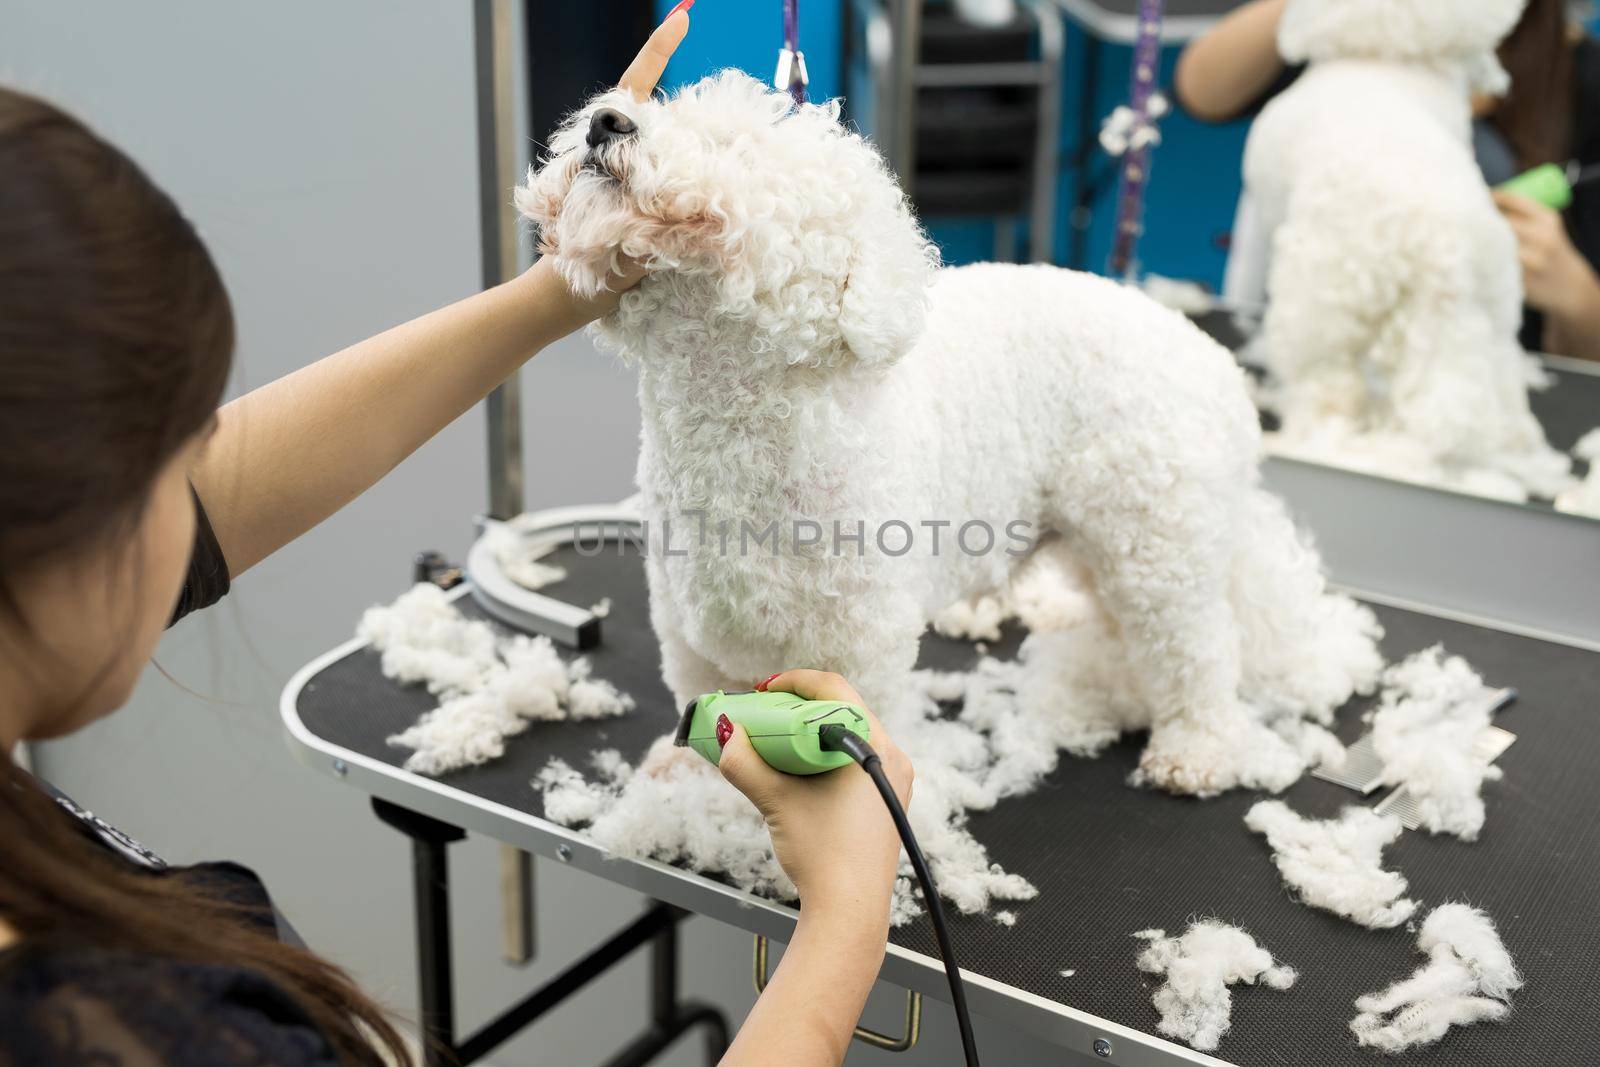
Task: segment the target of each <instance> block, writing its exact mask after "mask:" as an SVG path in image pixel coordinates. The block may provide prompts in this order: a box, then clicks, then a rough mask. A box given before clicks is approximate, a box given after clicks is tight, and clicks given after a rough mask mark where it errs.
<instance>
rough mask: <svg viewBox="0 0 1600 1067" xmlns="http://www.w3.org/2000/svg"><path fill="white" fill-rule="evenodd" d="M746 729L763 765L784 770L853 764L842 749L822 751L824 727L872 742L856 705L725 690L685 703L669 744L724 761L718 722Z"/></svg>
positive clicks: (807, 771) (801, 771) (807, 770)
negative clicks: (724, 718)
mask: <svg viewBox="0 0 1600 1067" xmlns="http://www.w3.org/2000/svg"><path fill="white" fill-rule="evenodd" d="M724 715H726V716H727V717H728V721H729V722H730V723H736V724H738V725H740V726H743V727H744V730H745V733H747V734H749V735H750V743H751V744H752V745H753V746H755V750H756V752H757V753H759V754H760V756H761V758H762V759H764V760H766V761H767V764H768V765H769V766H771V767H774V768H776V769H777V770H780V771H783V772H785V773H787V774H820V773H821V772H823V771H831V770H834V769H835V768H838V767H844V766H847V765H849V764H850V763H851V762H853V761H852V760H851V759H850V757H849V756H848V755H846V754H845V753H843V752H824V751H823V750H822V745H821V742H820V741H819V739H818V737H817V733H818V731H820V730H821V729H822V728H823V727H824V726H834V725H838V726H843V727H844V728H845V729H847V730H849V731H850V732H851V733H853V734H856V735H857V736H858V737H860V738H861V739H862V740H870V734H871V727H870V726H869V724H868V722H867V717H866V715H864V714H863V713H862V711H861V709H860V708H858V707H856V706H855V705H854V704H846V703H844V702H843V701H839V700H804V699H802V698H800V697H797V696H795V695H794V694H793V693H724V692H722V691H721V690H720V689H719V690H718V691H717V692H715V693H707V694H706V695H705V696H702V697H697V698H696V699H694V700H691V701H690V702H689V706H688V707H687V708H685V709H684V710H683V721H682V722H680V723H679V724H678V734H677V736H676V737H675V738H673V744H675V745H677V746H678V747H680V748H683V747H688V748H692V749H694V750H695V751H696V752H698V753H700V755H702V756H704V757H705V758H706V759H708V760H710V761H711V762H712V763H719V762H720V761H721V760H722V745H721V744H720V743H719V741H718V738H717V720H718V719H719V718H721V717H722V716H724Z"/></svg>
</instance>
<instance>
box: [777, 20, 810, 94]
mask: <svg viewBox="0 0 1600 1067" xmlns="http://www.w3.org/2000/svg"><path fill="white" fill-rule="evenodd" d="M810 82H811V78H810V76H809V75H807V74H806V57H805V53H804V52H802V51H800V0H783V50H782V51H780V52H779V53H778V72H777V74H775V75H773V78H772V84H773V85H775V86H777V87H778V88H779V89H785V90H787V91H788V93H789V95H790V96H792V97H794V102H795V103H797V104H803V103H805V102H806V86H807V85H809V84H810Z"/></svg>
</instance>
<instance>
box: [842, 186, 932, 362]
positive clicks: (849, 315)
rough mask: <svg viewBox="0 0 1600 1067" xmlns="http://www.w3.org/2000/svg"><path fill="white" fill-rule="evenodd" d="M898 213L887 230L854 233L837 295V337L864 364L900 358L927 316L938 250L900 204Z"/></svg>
mask: <svg viewBox="0 0 1600 1067" xmlns="http://www.w3.org/2000/svg"><path fill="white" fill-rule="evenodd" d="M897 215H898V216H899V217H898V218H897V219H896V223H897V224H896V225H895V226H894V227H892V228H891V229H889V230H888V231H887V232H880V233H875V234H863V235H860V236H859V237H858V239H857V242H856V246H855V253H854V255H853V256H852V257H851V262H850V273H849V275H848V276H847V277H846V278H845V282H844V291H843V292H842V293H841V294H840V297H839V336H840V337H841V338H843V340H844V343H845V344H846V345H847V346H848V347H849V349H850V351H851V352H853V353H854V354H855V356H856V358H857V359H859V360H861V361H862V362H863V363H874V364H880V365H885V366H887V365H888V364H890V363H893V362H894V361H896V360H898V359H899V358H900V357H901V356H903V355H905V354H906V353H907V352H909V351H910V350H911V346H912V345H914V344H915V343H916V341H917V338H918V337H920V336H922V327H923V324H924V322H925V321H926V319H927V311H928V286H929V285H930V284H932V282H933V274H934V271H935V270H937V269H938V266H939V252H938V249H937V248H936V247H935V246H934V245H933V244H932V242H930V241H929V240H928V239H927V237H926V236H924V235H923V233H922V229H921V227H919V226H918V225H917V223H916V221H915V220H914V219H912V218H911V214H910V212H909V211H907V210H906V209H905V206H904V204H903V203H902V204H901V206H900V208H899V211H898V212H897Z"/></svg>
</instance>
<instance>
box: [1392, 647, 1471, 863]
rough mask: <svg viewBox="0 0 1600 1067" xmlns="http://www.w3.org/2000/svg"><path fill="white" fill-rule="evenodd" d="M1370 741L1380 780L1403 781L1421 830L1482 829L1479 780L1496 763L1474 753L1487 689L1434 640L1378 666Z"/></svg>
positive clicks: (1466, 834)
mask: <svg viewBox="0 0 1600 1067" xmlns="http://www.w3.org/2000/svg"><path fill="white" fill-rule="evenodd" d="M1383 684H1384V689H1383V695H1382V697H1381V698H1380V699H1379V702H1378V708H1377V710H1376V711H1375V712H1374V713H1373V716H1372V742H1373V748H1374V749H1375V750H1376V751H1377V754H1378V758H1379V759H1380V760H1382V761H1383V782H1384V784H1385V785H1393V786H1405V787H1406V789H1407V790H1409V791H1410V793H1411V796H1412V798H1413V800H1414V801H1415V803H1416V808H1417V813H1418V816H1419V817H1420V819H1421V822H1422V826H1423V828H1424V829H1427V830H1429V831H1430V832H1432V833H1442V834H1454V835H1455V836H1457V837H1460V838H1462V839H1463V840H1466V841H1473V840H1476V839H1477V836H1478V833H1479V831H1481V830H1482V829H1483V820H1484V803H1483V783H1484V782H1486V781H1497V780H1499V778H1500V777H1501V773H1502V772H1501V770H1500V768H1498V767H1496V766H1494V765H1493V764H1492V763H1488V762H1486V761H1485V760H1483V759H1482V758H1481V757H1480V756H1479V755H1478V754H1477V752H1476V751H1475V750H1476V748H1477V745H1478V739H1479V737H1480V736H1481V735H1482V734H1483V732H1484V731H1485V730H1487V729H1488V728H1489V725H1490V721H1491V711H1490V708H1491V706H1492V703H1493V696H1494V692H1495V691H1494V690H1493V689H1491V688H1490V687H1489V686H1486V685H1484V684H1483V679H1482V678H1480V677H1479V676H1478V673H1477V672H1476V671H1474V670H1473V669H1472V667H1471V666H1470V665H1469V664H1468V663H1467V661H1466V660H1464V659H1462V658H1461V657H1460V656H1447V655H1445V652H1444V649H1443V648H1442V647H1441V646H1438V645H1435V646H1434V647H1432V648H1429V649H1426V650H1424V651H1422V652H1418V653H1417V654H1416V655H1414V656H1411V657H1410V658H1408V659H1406V660H1405V661H1404V662H1401V663H1397V664H1395V665H1394V666H1392V667H1390V668H1389V669H1388V670H1387V671H1385V672H1384V676H1383Z"/></svg>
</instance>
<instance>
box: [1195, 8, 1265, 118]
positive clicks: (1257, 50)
mask: <svg viewBox="0 0 1600 1067" xmlns="http://www.w3.org/2000/svg"><path fill="white" fill-rule="evenodd" d="M1286 2H1287V0H1250V3H1247V4H1244V5H1242V6H1241V7H1238V8H1236V9H1235V10H1234V11H1232V12H1230V13H1229V14H1228V15H1227V16H1225V17H1224V18H1222V19H1221V20H1220V21H1219V22H1217V24H1216V25H1215V26H1213V27H1211V29H1209V30H1207V31H1206V32H1205V33H1203V34H1201V35H1200V36H1199V37H1197V38H1195V39H1194V40H1193V41H1191V42H1190V43H1189V45H1188V47H1186V48H1184V50H1183V54H1182V55H1181V56H1179V57H1178V69H1177V72H1176V74H1175V76H1174V78H1173V88H1174V89H1175V90H1176V91H1177V94H1178V101H1179V102H1180V103H1181V104H1182V105H1183V107H1184V110H1185V111H1187V112H1189V114H1191V115H1193V116H1194V117H1195V118H1197V119H1202V120H1204V121H1206V122H1225V121H1227V120H1228V119H1231V118H1235V117H1237V116H1238V114H1239V113H1240V112H1241V111H1243V110H1244V109H1245V108H1246V107H1247V106H1249V104H1250V102H1251V101H1252V100H1255V99H1256V98H1257V97H1259V96H1260V95H1261V94H1262V93H1264V92H1266V91H1267V89H1269V88H1270V87H1271V86H1272V83H1273V81H1274V79H1276V78H1277V77H1278V75H1280V74H1282V73H1283V70H1284V66H1283V59H1282V58H1281V57H1279V55H1278V22H1279V20H1280V19H1282V18H1283V9H1284V6H1285V4H1286Z"/></svg>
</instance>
